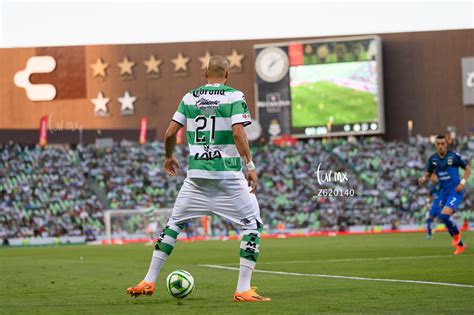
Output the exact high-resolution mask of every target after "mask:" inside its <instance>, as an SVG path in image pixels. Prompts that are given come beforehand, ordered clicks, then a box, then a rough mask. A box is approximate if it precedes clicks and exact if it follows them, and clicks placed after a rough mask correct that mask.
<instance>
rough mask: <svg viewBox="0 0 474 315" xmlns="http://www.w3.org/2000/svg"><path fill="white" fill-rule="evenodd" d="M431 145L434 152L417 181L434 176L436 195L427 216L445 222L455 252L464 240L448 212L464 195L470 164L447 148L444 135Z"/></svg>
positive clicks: (456, 253) (454, 208) (460, 248)
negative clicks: (460, 173)
mask: <svg viewBox="0 0 474 315" xmlns="http://www.w3.org/2000/svg"><path fill="white" fill-rule="evenodd" d="M435 147H436V153H435V154H433V155H432V156H431V157H430V158H429V160H428V164H427V167H426V172H425V174H424V175H423V176H422V177H420V179H419V183H420V184H423V183H424V182H425V181H426V180H427V179H428V178H430V176H431V174H433V173H435V174H436V176H437V177H438V181H439V196H438V197H437V198H435V199H434V200H433V206H432V207H431V210H430V216H431V215H433V217H435V216H436V217H438V218H439V219H440V220H441V221H442V222H443V223H444V225H446V228H447V229H448V232H449V234H450V235H451V236H452V238H453V242H452V245H453V247H456V250H455V251H454V255H459V254H461V253H462V252H463V251H464V250H465V249H466V244H464V242H463V241H462V240H461V232H460V231H459V229H458V227H457V225H456V222H454V220H453V218H452V216H453V214H454V213H455V212H456V209H457V207H458V205H459V204H460V203H461V200H462V198H463V197H464V185H465V184H466V181H467V179H468V178H469V175H470V174H471V168H470V167H469V164H468V163H467V161H466V160H464V159H463V158H462V157H461V156H460V155H459V154H457V153H455V152H453V151H448V149H447V148H448V142H447V140H446V137H445V136H442V135H440V136H437V137H436V142H435ZM460 167H461V168H462V169H464V176H463V178H462V179H461V180H460V179H459V168H460Z"/></svg>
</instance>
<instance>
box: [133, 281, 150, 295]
mask: <svg viewBox="0 0 474 315" xmlns="http://www.w3.org/2000/svg"><path fill="white" fill-rule="evenodd" d="M153 292H155V284H154V283H153V282H145V280H143V281H140V283H139V284H137V285H136V286H133V287H130V288H128V289H127V293H128V294H130V295H131V296H133V297H138V296H140V295H142V294H144V295H152V294H153Z"/></svg>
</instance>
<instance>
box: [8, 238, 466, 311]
mask: <svg viewBox="0 0 474 315" xmlns="http://www.w3.org/2000/svg"><path fill="white" fill-rule="evenodd" d="M473 236H474V233H473V232H466V233H464V239H465V241H466V242H467V243H468V244H471V248H474V243H473V239H474V237H473ZM424 237H425V235H424V234H422V233H409V234H381V235H350V236H349V235H348V236H337V237H314V238H292V239H263V240H262V242H261V246H260V249H261V253H260V258H259V262H261V263H260V264H259V265H258V264H257V269H260V270H270V271H280V272H292V273H302V274H321V275H337V276H354V277H362V278H383V279H399V280H419V281H432V282H446V283H456V284H467V285H471V287H452V286H441V285H430V284H419V283H402V282H385V281H362V280H355V279H344V278H322V277H306V276H295V275H286V274H268V273H257V272H255V273H254V276H253V284H254V285H257V286H258V287H259V292H260V293H261V294H262V295H267V296H270V297H271V298H273V301H272V302H269V303H233V302H232V294H233V292H234V290H235V286H236V281H237V275H238V273H237V271H234V270H223V269H212V268H206V267H202V266H200V265H201V264H214V265H222V266H226V267H237V264H236V262H238V246H239V243H238V242H237V241H204V242H193V243H185V242H179V243H178V244H177V246H176V248H175V251H174V252H173V254H172V256H171V257H170V258H169V260H168V262H167V263H166V264H165V266H164V269H163V270H162V272H161V273H160V275H159V277H158V282H157V291H155V294H154V295H153V296H151V297H139V298H138V299H134V298H132V297H130V296H128V295H126V293H125V291H126V288H127V287H128V286H130V285H132V284H135V283H136V282H138V281H139V280H140V279H142V278H143V276H144V275H145V273H146V271H147V269H148V264H149V259H150V256H151V252H152V249H153V248H152V247H151V246H145V245H143V244H140V245H123V246H60V247H40V248H2V249H0V270H1V272H0V279H1V287H2V289H1V295H0V312H2V313H5V314H12V313H48V314H49V313H63V314H64V313H68V314H71V313H72V314H84V313H100V314H104V313H114V314H118V313H132V312H133V313H137V314H141V313H155V314H188V313H189V314H210V313H213V314H242V313H243V314H267V313H277V314H303V313H304V314H309V313H319V312H331V313H349V312H357V313H412V314H419V313H426V314H428V313H446V314H448V313H449V314H454V313H456V314H460V313H463V314H473V313H474V287H472V285H474V268H473V267H474V251H473V250H471V249H470V248H468V249H467V250H466V252H465V253H464V254H463V255H460V256H453V255H452V252H453V249H452V248H451V246H450V239H449V236H448V234H447V233H445V232H439V233H437V234H435V238H434V239H433V240H429V241H428V240H425V239H424ZM80 257H83V259H80ZM175 269H185V270H187V271H189V272H191V273H192V274H193V276H194V278H195V281H196V288H195V290H194V292H193V293H192V294H191V295H190V296H189V297H187V298H185V299H182V300H178V299H175V298H173V297H171V296H170V295H169V294H168V293H167V292H166V289H165V284H164V280H165V278H166V276H167V275H168V273H169V272H171V271H173V270H175Z"/></svg>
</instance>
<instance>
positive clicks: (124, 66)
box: [117, 57, 135, 75]
mask: <svg viewBox="0 0 474 315" xmlns="http://www.w3.org/2000/svg"><path fill="white" fill-rule="evenodd" d="M117 66H118V67H119V68H120V75H124V74H129V75H132V74H133V69H132V68H133V67H134V66H135V61H130V60H128V57H123V60H122V61H121V62H117Z"/></svg>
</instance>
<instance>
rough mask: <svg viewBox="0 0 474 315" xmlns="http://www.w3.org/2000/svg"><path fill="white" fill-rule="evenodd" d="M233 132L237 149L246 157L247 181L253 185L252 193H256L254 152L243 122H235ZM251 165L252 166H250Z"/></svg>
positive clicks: (250, 185) (256, 180)
mask: <svg viewBox="0 0 474 315" xmlns="http://www.w3.org/2000/svg"><path fill="white" fill-rule="evenodd" d="M232 133H233V136H234V142H235V146H236V147H237V151H239V154H240V156H241V157H242V158H243V159H244V161H245V164H247V176H246V178H247V181H248V184H249V187H252V190H251V191H250V192H251V193H255V191H256V190H257V185H258V178H257V172H256V171H255V165H253V162H252V154H251V153H250V146H249V140H248V139H247V135H246V134H245V130H244V125H243V124H234V125H233V126H232ZM249 165H251V166H252V167H249Z"/></svg>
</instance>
